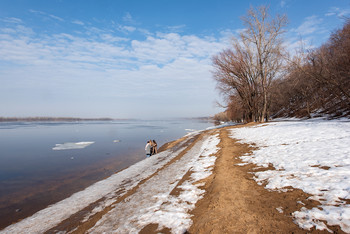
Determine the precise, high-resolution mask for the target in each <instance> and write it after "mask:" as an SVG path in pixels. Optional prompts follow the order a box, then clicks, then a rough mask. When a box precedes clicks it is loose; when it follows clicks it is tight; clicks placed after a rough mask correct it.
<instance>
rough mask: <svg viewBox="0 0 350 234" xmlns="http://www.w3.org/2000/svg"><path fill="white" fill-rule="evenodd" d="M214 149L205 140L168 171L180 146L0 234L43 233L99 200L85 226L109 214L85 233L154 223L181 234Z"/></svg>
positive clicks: (129, 229) (210, 138)
mask: <svg viewBox="0 0 350 234" xmlns="http://www.w3.org/2000/svg"><path fill="white" fill-rule="evenodd" d="M196 134H198V133H192V134H191V136H190V137H189V138H188V139H187V140H185V142H184V143H182V144H185V143H186V141H191V140H192V139H193V137H194V136H196ZM218 143H219V138H218V135H213V136H206V137H204V138H203V139H202V140H200V141H198V142H197V143H196V144H195V145H194V146H193V147H192V148H191V149H190V150H189V151H188V152H187V153H185V154H184V155H183V156H182V157H181V158H180V159H178V160H176V161H175V162H173V163H171V164H169V165H167V164H168V163H169V162H170V161H171V160H173V159H174V158H175V157H177V156H178V155H179V154H180V153H181V152H182V151H183V150H184V149H185V147H183V145H182V146H180V148H179V149H178V150H177V151H175V152H172V151H171V150H167V151H164V152H161V153H158V154H156V155H154V156H152V157H149V158H146V159H144V160H142V161H140V162H138V163H136V164H134V165H132V166H130V167H129V168H127V169H125V170H123V171H120V172H118V173H116V174H114V175H112V176H111V177H109V178H107V179H105V180H102V181H99V182H97V183H95V184H93V185H91V186H90V187H88V188H86V189H85V190H83V191H80V192H77V193H75V194H73V195H72V196H70V197H68V198H66V199H64V200H62V201H60V202H58V203H56V204H53V205H51V206H49V207H47V208H45V209H43V210H41V211H39V212H37V213H35V214H34V215H32V216H30V217H28V218H26V219H24V220H21V221H20V222H18V223H15V224H12V225H10V226H8V227H7V228H5V229H3V230H1V231H0V233H44V232H46V231H47V230H49V229H51V228H53V227H55V226H56V225H58V224H59V223H60V222H62V221H63V220H65V219H67V218H69V217H70V216H71V215H73V214H75V213H76V212H78V211H80V210H82V209H83V208H85V207H87V206H88V205H89V204H92V203H94V202H96V201H98V200H100V199H101V200H102V201H101V202H99V203H98V205H97V206H96V207H94V209H93V210H92V211H91V212H90V213H89V214H87V215H86V216H85V220H87V219H89V217H91V216H92V215H94V214H95V213H97V212H100V211H102V210H103V209H104V208H106V207H108V206H111V205H112V207H113V208H112V210H111V211H110V212H109V213H107V214H106V215H104V216H103V217H102V219H101V220H100V221H99V222H98V223H97V224H96V225H95V226H94V227H93V228H92V229H91V230H90V231H89V232H91V233H101V232H104V231H105V232H111V231H113V232H117V233H133V232H134V231H135V230H136V231H137V230H141V229H142V228H143V227H145V226H146V225H148V224H150V223H153V222H155V223H158V224H159V226H160V227H168V228H170V229H172V232H173V233H182V232H183V231H184V230H186V229H187V228H189V226H190V225H191V219H190V215H189V214H188V211H190V210H191V209H193V208H194V205H195V203H196V202H197V201H198V199H200V198H201V197H202V196H203V193H204V190H202V189H200V186H201V185H203V184H202V183H200V181H201V180H202V179H204V178H206V177H207V176H208V175H210V174H211V170H212V167H213V165H214V163H215V159H216V157H215V156H211V155H212V154H214V153H215V152H217V150H218V148H217V147H216V145H217V144H218ZM163 167H164V168H163ZM161 168H163V169H162V170H159V169H161ZM157 171H158V172H157ZM188 171H190V172H191V175H190V176H189V178H188V180H186V181H183V183H182V184H181V185H179V187H180V188H181V191H180V193H179V195H178V196H175V195H171V191H172V190H173V189H174V188H175V187H176V186H177V185H178V184H179V181H180V180H181V179H182V178H183V176H184V175H185V174H186V173H187V172H188ZM156 172H157V173H156ZM142 181H145V182H144V183H141V182H142ZM138 185H139V187H138V188H137V191H136V192H135V193H134V194H132V195H130V196H129V197H127V199H125V200H124V201H123V202H120V203H115V202H116V201H117V200H118V198H120V197H122V196H123V195H125V194H126V193H127V192H128V191H130V190H132V189H133V188H136V187H137V186H138Z"/></svg>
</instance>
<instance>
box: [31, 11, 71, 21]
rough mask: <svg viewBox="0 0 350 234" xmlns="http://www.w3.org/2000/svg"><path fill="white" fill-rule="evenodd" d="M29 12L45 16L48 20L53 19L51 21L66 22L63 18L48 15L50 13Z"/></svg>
mask: <svg viewBox="0 0 350 234" xmlns="http://www.w3.org/2000/svg"><path fill="white" fill-rule="evenodd" d="M29 12H31V13H34V14H37V15H41V16H44V17H47V18H51V19H54V20H58V21H61V22H64V19H62V18H61V17H58V16H56V15H53V14H48V13H46V12H43V11H38V10H33V9H30V10H29Z"/></svg>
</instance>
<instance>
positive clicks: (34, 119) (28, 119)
mask: <svg viewBox="0 0 350 234" xmlns="http://www.w3.org/2000/svg"><path fill="white" fill-rule="evenodd" d="M110 120H113V119H111V118H71V117H25V118H18V117H0V122H24V121H26V122H41V121H43V122H46V121H47V122H60V121H63V122H64V121H69V122H74V121H110Z"/></svg>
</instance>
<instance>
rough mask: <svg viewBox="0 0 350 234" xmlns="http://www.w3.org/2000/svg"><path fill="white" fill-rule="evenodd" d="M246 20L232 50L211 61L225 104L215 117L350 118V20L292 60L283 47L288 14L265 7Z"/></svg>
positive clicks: (247, 118)
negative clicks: (330, 116)
mask: <svg viewBox="0 0 350 234" xmlns="http://www.w3.org/2000/svg"><path fill="white" fill-rule="evenodd" d="M242 20H243V23H244V25H245V26H246V29H245V30H244V31H242V32H241V33H240V35H239V37H238V38H236V39H234V40H233V44H232V48H230V49H226V50H224V51H222V52H220V53H219V54H217V55H216V56H214V57H213V65H214V79H215V80H216V81H217V87H218V89H219V91H220V92H221V94H223V96H224V97H225V100H226V103H227V106H226V111H225V113H221V114H220V115H217V116H216V118H217V119H220V120H224V119H225V118H226V120H233V121H245V122H250V121H256V122H263V121H267V120H268V119H269V118H270V117H281V116H297V117H304V116H307V117H311V116H312V114H314V113H316V112H318V113H321V112H322V113H325V114H330V115H333V116H335V115H337V116H345V115H349V114H350V109H349V108H350V107H349V106H350V105H349V104H350V82H349V81H350V21H347V22H346V23H345V25H344V27H343V29H341V30H338V31H336V32H335V33H333V34H332V36H331V37H330V39H329V40H328V42H327V43H325V44H324V45H322V46H321V47H320V48H317V49H313V50H310V51H304V53H299V54H298V55H297V56H294V58H289V56H288V54H287V53H286V51H285V50H284V48H283V46H282V45H283V40H282V35H283V33H284V27H285V26H286V24H287V18H286V16H284V15H283V16H279V15H278V16H276V17H271V15H269V14H268V8H267V7H264V6H263V7H259V8H257V9H254V8H251V9H250V10H249V11H248V13H247V15H246V16H245V17H243V18H242Z"/></svg>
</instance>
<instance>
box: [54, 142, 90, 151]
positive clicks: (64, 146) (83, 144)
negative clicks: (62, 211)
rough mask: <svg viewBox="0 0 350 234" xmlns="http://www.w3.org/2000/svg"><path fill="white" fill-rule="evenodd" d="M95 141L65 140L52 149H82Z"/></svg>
mask: <svg viewBox="0 0 350 234" xmlns="http://www.w3.org/2000/svg"><path fill="white" fill-rule="evenodd" d="M93 143H95V142H94V141H86V142H84V141H83V142H67V143H63V144H56V146H55V147H53V148H52V150H70V149H84V148H86V147H88V146H89V145H92V144H93Z"/></svg>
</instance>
